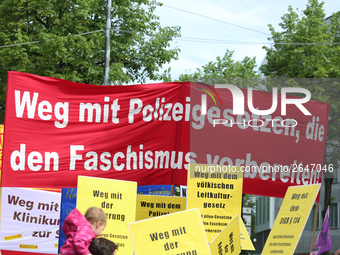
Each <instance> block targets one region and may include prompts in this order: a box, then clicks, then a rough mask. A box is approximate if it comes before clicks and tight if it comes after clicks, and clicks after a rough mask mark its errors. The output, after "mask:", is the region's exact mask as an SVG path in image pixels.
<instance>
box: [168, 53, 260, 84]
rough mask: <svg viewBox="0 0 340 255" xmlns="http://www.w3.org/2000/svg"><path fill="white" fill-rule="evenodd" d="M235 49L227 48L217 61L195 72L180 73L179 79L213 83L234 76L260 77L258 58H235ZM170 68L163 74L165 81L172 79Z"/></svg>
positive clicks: (181, 80)
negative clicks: (240, 59) (257, 68)
mask: <svg viewBox="0 0 340 255" xmlns="http://www.w3.org/2000/svg"><path fill="white" fill-rule="evenodd" d="M233 54H234V51H230V50H227V51H226V53H225V54H224V56H223V57H222V58H221V57H220V56H218V57H217V58H216V61H210V62H209V63H208V64H206V65H204V66H202V68H197V69H196V71H195V72H194V73H184V74H180V75H179V78H178V80H177V81H180V82H184V81H198V80H200V81H205V82H206V83H209V84H213V83H214V82H213V81H214V80H222V79H233V78H254V77H259V75H258V74H257V73H256V71H255V68H256V60H255V57H254V58H250V57H245V58H244V59H243V60H242V61H235V60H233ZM170 71H171V70H170V69H168V70H166V71H165V72H164V74H163V77H162V78H163V81H171V74H170Z"/></svg>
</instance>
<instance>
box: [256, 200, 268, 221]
mask: <svg viewBox="0 0 340 255" xmlns="http://www.w3.org/2000/svg"><path fill="white" fill-rule="evenodd" d="M269 209H270V197H258V198H257V199H256V216H255V224H256V225H261V224H264V223H267V222H269V211H270V210H269Z"/></svg>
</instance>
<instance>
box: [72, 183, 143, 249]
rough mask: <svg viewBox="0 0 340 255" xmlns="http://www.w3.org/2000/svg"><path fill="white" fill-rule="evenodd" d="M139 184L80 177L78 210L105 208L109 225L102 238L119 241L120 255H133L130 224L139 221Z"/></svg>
mask: <svg viewBox="0 0 340 255" xmlns="http://www.w3.org/2000/svg"><path fill="white" fill-rule="evenodd" d="M136 193H137V184H136V183H135V182H129V181H119V180H112V179H104V178H95V177H86V176H79V177H78V188H77V209H78V210H79V211H80V212H81V213H82V214H84V213H85V212H86V210H87V209H88V208H89V207H91V206H96V207H99V208H102V209H103V210H104V212H105V213H106V215H107V225H106V228H105V229H104V231H103V233H102V235H101V237H105V238H107V239H110V240H111V241H113V242H115V243H116V244H117V245H118V247H119V254H122V255H131V254H132V246H131V241H130V238H129V232H128V229H127V225H126V224H127V223H129V222H133V221H135V217H136V196H137V194H136Z"/></svg>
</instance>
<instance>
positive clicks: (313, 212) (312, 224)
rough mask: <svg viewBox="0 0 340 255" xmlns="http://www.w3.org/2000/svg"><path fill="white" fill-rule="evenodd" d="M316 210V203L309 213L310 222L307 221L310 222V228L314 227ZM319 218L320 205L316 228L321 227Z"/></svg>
mask: <svg viewBox="0 0 340 255" xmlns="http://www.w3.org/2000/svg"><path fill="white" fill-rule="evenodd" d="M315 210H316V205H313V208H312V211H311V212H310V214H309V218H308V223H307V224H308V225H307V226H308V227H309V228H310V229H313V228H314V219H315ZM319 218H320V206H319V210H318V216H317V220H316V229H319V228H320V221H319Z"/></svg>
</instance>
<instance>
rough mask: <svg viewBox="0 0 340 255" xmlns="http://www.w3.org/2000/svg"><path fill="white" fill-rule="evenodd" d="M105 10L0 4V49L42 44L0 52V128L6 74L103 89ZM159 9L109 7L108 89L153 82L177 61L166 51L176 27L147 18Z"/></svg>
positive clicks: (130, 4)
mask: <svg viewBox="0 0 340 255" xmlns="http://www.w3.org/2000/svg"><path fill="white" fill-rule="evenodd" d="M106 4H107V1H106V0H86V1H83V0H70V1H64V0H39V1H38V0H15V1H13V0H2V1H1V3H0V28H1V29H0V46H4V45H13V44H22V43H27V42H34V41H43V42H39V43H33V44H24V45H20V46H15V47H6V48H0V86H1V91H2V92H1V93H0V95H1V96H0V109H1V111H2V112H1V113H0V122H3V112H4V104H5V94H4V90H5V85H6V79H7V71H12V70H15V71H20V72H27V73H32V74H37V75H43V76H50V77H57V78H62V79H67V80H70V81H74V82H82V83H90V84H103V80H104V78H103V77H104V61H105V52H104V49H105V32H104V30H105V26H106ZM160 5H161V4H160V3H158V2H156V1H155V0H133V1H123V0H113V1H112V15H111V18H112V22H111V27H112V33H111V53H110V54H111V60H110V72H109V76H110V80H111V81H112V82H113V83H114V84H122V83H128V82H145V80H146V78H150V79H157V78H159V75H158V71H159V68H160V67H162V65H163V64H165V63H168V62H170V61H171V60H172V59H177V56H178V51H179V49H169V48H168V46H169V43H170V41H171V40H172V38H173V37H178V36H179V35H180V34H179V27H161V26H160V24H159V22H158V17H157V16H155V15H154V14H153V12H154V10H155V8H156V7H157V6H160ZM93 31H96V32H93ZM88 32H93V33H88ZM82 33H84V34H82ZM78 34H82V35H78ZM75 35H78V36H75Z"/></svg>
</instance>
